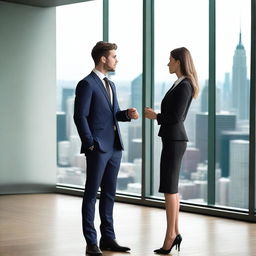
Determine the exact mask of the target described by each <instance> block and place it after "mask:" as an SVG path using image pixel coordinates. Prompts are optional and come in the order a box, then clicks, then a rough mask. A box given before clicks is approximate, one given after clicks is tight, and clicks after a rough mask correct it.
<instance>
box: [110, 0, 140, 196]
mask: <svg viewBox="0 0 256 256" xmlns="http://www.w3.org/2000/svg"><path fill="white" fill-rule="evenodd" d="M109 41H110V42H114V43H116V44H117V46H118V49H117V57H118V60H119V63H118V64H117V68H116V72H115V73H113V74H112V75H111V79H112V80H113V81H114V82H115V85H116V90H117V96H118V101H119V105H120V109H122V110H123V109H127V108H131V107H135V108H136V109H137V110H138V112H139V114H140V119H139V120H132V121H131V122H130V123H127V122H124V123H122V122H119V125H120V128H121V133H122V139H123V143H124V151H123V157H122V162H121V167H120V171H119V175H118V181H117V190H118V192H119V193H122V192H123V193H129V194H140V193H141V161H142V153H141V151H142V1H141V0H129V1H120V0H110V1H109Z"/></svg>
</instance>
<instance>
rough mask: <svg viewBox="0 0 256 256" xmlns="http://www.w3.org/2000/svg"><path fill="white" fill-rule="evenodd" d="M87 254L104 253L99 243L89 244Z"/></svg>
mask: <svg viewBox="0 0 256 256" xmlns="http://www.w3.org/2000/svg"><path fill="white" fill-rule="evenodd" d="M86 255H103V254H102V251H101V250H100V248H99V247H98V245H97V244H87V246H86Z"/></svg>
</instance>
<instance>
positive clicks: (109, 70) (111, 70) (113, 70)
mask: <svg viewBox="0 0 256 256" xmlns="http://www.w3.org/2000/svg"><path fill="white" fill-rule="evenodd" d="M105 68H106V70H107V72H115V71H116V70H115V68H111V67H109V66H108V65H106V66H105Z"/></svg>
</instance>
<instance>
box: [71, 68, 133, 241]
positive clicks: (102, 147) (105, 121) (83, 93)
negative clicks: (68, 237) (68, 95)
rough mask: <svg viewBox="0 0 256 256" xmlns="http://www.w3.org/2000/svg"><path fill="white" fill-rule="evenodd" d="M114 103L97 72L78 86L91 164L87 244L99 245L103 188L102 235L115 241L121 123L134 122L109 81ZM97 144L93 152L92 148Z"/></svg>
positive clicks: (78, 113) (81, 129) (78, 118)
mask: <svg viewBox="0 0 256 256" xmlns="http://www.w3.org/2000/svg"><path fill="white" fill-rule="evenodd" d="M109 84H110V87H111V90H112V95H113V100H112V102H113V104H111V102H110V99H109V96H108V94H107V91H106V88H105V87H104V85H103V83H102V81H101V79H100V78H99V77H98V76H97V75H96V73H94V72H93V71H92V72H91V73H90V74H89V75H88V76H87V77H85V78H84V79H83V80H81V81H80V82H79V83H78V85H77V87H76V97H75V109H74V121H75V124H76V127H77V130H78V133H79V136H80V139H81V142H82V147H81V153H85V155H86V161H87V170H86V174H87V177H86V184H85V191H84V197H83V205H82V219H83V233H84V236H85V239H86V242H87V244H97V234H96V230H95V228H94V216H95V202H96V195H97V191H98V189H99V187H100V188H101V196H100V202H99V212H100V218H101V225H100V231H101V236H102V237H103V238H106V239H115V232H114V227H113V205H114V198H115V192H116V181H117V175H118V171H119V167H120V161H121V156H122V150H123V143H122V139H121V134H120V130H119V125H118V121H130V118H129V117H128V116H127V110H124V111H120V109H119V105H118V101H117V97H116V89H115V85H114V83H113V82H111V81H109ZM92 145H94V149H93V150H92V151H91V150H90V149H89V147H91V146H92Z"/></svg>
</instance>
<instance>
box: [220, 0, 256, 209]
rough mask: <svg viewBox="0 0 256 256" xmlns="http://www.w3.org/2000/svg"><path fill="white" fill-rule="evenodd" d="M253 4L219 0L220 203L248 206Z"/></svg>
mask: <svg viewBox="0 0 256 256" xmlns="http://www.w3.org/2000/svg"><path fill="white" fill-rule="evenodd" d="M231 6H232V8H230V7H231ZM250 8H251V6H250V1H249V0H246V1H243V0H235V1H231V0H228V1H221V0H217V1H216V98H217V102H216V106H217V108H216V203H217V204H219V205H222V206H229V207H235V208H244V209H247V208H248V193H249V114H250V113H249V102H250V98H249V95H250V77H249V76H250V42H251V38H250V22H251V20H250V15H249V14H250ZM227 35H228V40H227Z"/></svg>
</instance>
